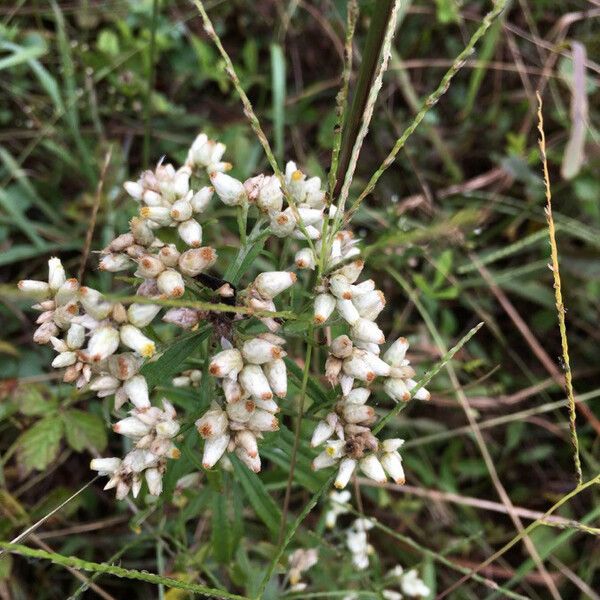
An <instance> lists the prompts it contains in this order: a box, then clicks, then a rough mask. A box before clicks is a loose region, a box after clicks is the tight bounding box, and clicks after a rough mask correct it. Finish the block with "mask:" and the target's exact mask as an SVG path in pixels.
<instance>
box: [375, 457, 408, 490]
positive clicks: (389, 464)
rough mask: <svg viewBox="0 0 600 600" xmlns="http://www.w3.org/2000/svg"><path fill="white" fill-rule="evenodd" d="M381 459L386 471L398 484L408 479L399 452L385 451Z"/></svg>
mask: <svg viewBox="0 0 600 600" xmlns="http://www.w3.org/2000/svg"><path fill="white" fill-rule="evenodd" d="M380 460H381V465H382V466H383V468H384V469H385V472H386V473H387V474H388V475H389V476H390V477H391V478H392V479H393V480H394V481H395V482H396V483H397V484H398V485H403V484H404V483H405V481H406V480H405V478H404V469H403V468H402V458H401V457H400V455H399V454H398V452H384V453H383V454H382V455H381V459H380Z"/></svg>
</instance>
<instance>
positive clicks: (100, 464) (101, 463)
mask: <svg viewBox="0 0 600 600" xmlns="http://www.w3.org/2000/svg"><path fill="white" fill-rule="evenodd" d="M120 466H121V459H120V458H93V459H92V460H91V461H90V469H92V470H93V471H98V474H99V475H111V474H112V473H114V472H115V471H116V470H117V469H118V468H119V467H120Z"/></svg>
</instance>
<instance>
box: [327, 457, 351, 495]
mask: <svg viewBox="0 0 600 600" xmlns="http://www.w3.org/2000/svg"><path fill="white" fill-rule="evenodd" d="M354 469H356V461H355V460H354V459H353V458H343V459H342V460H341V461H340V468H339V470H338V472H337V476H336V478H335V482H334V484H333V485H335V487H336V488H337V489H338V490H341V489H343V488H345V487H346V486H347V485H348V482H349V481H350V477H352V473H354Z"/></svg>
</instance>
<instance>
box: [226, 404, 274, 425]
mask: <svg viewBox="0 0 600 600" xmlns="http://www.w3.org/2000/svg"><path fill="white" fill-rule="evenodd" d="M228 406H231V405H228ZM248 428H249V429H253V430H255V431H277V430H278V429H279V421H278V420H277V417H274V416H273V413H271V412H269V411H266V410H262V409H260V408H257V409H255V410H254V412H253V413H252V414H251V415H250V419H248Z"/></svg>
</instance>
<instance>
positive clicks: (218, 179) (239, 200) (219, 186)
mask: <svg viewBox="0 0 600 600" xmlns="http://www.w3.org/2000/svg"><path fill="white" fill-rule="evenodd" d="M210 181H211V183H212V184H213V187H214V188H215V192H217V195H218V196H219V198H220V199H221V202H223V204H226V205H227V206H239V205H241V204H243V203H244V202H247V201H248V196H247V194H246V190H245V188H244V184H243V183H242V182H241V181H239V180H237V179H235V178H233V177H231V176H229V175H226V174H225V173H220V172H214V173H211V174H210Z"/></svg>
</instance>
